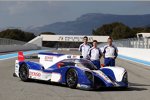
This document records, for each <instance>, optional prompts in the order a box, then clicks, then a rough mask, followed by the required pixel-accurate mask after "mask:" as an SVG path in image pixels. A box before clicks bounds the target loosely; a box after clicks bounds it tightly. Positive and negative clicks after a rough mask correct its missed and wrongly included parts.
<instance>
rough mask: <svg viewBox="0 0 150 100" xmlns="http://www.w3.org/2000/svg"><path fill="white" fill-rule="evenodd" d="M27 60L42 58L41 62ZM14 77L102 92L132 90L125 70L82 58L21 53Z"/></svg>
mask: <svg viewBox="0 0 150 100" xmlns="http://www.w3.org/2000/svg"><path fill="white" fill-rule="evenodd" d="M26 58H38V59H39V62H35V61H29V60H26ZM14 76H16V77H19V78H20V79H21V80H22V81H24V82H27V81H29V80H31V79H35V80H43V81H48V82H56V83H60V84H65V85H66V86H68V87H70V88H80V89H89V90H90V89H99V88H101V87H122V88H127V87H128V75H127V71H126V70H125V69H124V68H122V67H117V66H115V67H111V66H105V67H102V68H100V69H97V67H96V66H95V65H94V64H93V63H92V62H91V61H89V60H86V59H83V58H82V56H79V55H69V54H68V55H66V54H58V53H48V52H41V53H39V54H38V56H37V57H35V56H24V55H23V52H18V60H16V62H15V73H14Z"/></svg>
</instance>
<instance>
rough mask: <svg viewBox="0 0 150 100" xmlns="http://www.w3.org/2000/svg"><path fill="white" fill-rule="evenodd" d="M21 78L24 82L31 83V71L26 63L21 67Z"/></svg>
mask: <svg viewBox="0 0 150 100" xmlns="http://www.w3.org/2000/svg"><path fill="white" fill-rule="evenodd" d="M19 77H20V79H21V80H22V81H24V82H27V81H29V69H28V67H27V65H26V64H25V63H23V64H22V65H21V66H20V69H19Z"/></svg>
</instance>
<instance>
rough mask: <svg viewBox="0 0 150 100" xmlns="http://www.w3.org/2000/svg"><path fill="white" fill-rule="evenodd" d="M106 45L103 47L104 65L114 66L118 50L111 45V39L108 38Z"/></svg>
mask: <svg viewBox="0 0 150 100" xmlns="http://www.w3.org/2000/svg"><path fill="white" fill-rule="evenodd" d="M107 42H108V45H105V46H104V50H103V55H104V65H105V66H115V59H116V58H117V56H118V49H117V47H115V46H114V45H113V44H112V38H110V37H109V38H108V40H107Z"/></svg>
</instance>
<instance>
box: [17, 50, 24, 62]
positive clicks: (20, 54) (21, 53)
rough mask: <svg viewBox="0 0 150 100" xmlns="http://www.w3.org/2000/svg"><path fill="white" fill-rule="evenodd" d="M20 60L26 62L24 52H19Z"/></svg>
mask: <svg viewBox="0 0 150 100" xmlns="http://www.w3.org/2000/svg"><path fill="white" fill-rule="evenodd" d="M18 60H19V61H24V60H25V58H24V55H23V52H22V51H19V52H18Z"/></svg>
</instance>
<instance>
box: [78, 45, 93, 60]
mask: <svg viewBox="0 0 150 100" xmlns="http://www.w3.org/2000/svg"><path fill="white" fill-rule="evenodd" d="M90 48H91V46H90V44H84V43H82V44H81V45H80V46H79V51H80V52H81V54H82V56H83V58H88V51H89V49H90Z"/></svg>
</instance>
